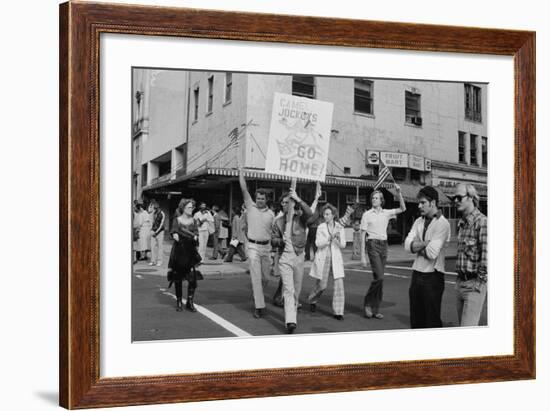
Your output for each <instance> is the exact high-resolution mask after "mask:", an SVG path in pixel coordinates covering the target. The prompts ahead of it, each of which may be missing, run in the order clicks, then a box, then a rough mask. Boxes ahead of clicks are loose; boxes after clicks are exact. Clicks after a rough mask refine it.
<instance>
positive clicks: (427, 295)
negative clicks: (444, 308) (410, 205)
mask: <svg viewBox="0 0 550 411" xmlns="http://www.w3.org/2000/svg"><path fill="white" fill-rule="evenodd" d="M417 198H418V201H419V202H418V209H419V211H420V217H418V218H417V219H416V221H415V222H414V224H413V226H412V228H411V231H410V232H409V234H408V235H407V238H406V240H405V250H408V251H410V252H412V253H414V254H416V258H415V260H414V263H413V266H412V268H413V274H412V279H411V285H410V288H409V306H410V321H411V328H435V327H442V326H443V323H442V321H441V299H442V297H443V291H444V290H445V280H444V278H443V272H444V271H445V247H446V246H447V243H448V241H449V240H450V234H451V227H450V225H449V222H448V221H447V219H446V218H445V217H443V215H442V214H441V211H440V210H439V209H438V207H437V202H438V201H439V195H438V193H437V191H436V189H435V188H433V187H431V186H426V187H424V188H422V189H421V190H420V191H419V192H418V195H417Z"/></svg>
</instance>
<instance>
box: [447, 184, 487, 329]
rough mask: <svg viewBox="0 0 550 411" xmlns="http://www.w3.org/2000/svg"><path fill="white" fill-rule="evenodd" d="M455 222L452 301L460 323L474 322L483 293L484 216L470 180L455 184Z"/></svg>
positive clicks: (485, 220) (471, 324)
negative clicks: (456, 214)
mask: <svg viewBox="0 0 550 411" xmlns="http://www.w3.org/2000/svg"><path fill="white" fill-rule="evenodd" d="M454 203H455V205H456V207H457V210H458V211H459V212H460V213H461V214H462V218H461V219H460V221H459V222H458V250H457V260H456V272H457V274H458V279H457V282H456V303H457V312H458V322H459V324H460V326H477V325H479V318H480V316H481V310H482V309H483V306H484V303H485V299H486V297H487V217H486V216H484V215H483V214H482V213H481V211H479V209H478V207H479V195H478V193H477V191H476V189H475V187H474V186H473V185H471V184H458V185H457V186H456V190H455V195H454Z"/></svg>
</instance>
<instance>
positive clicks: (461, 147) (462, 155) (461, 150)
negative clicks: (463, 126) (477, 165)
mask: <svg viewBox="0 0 550 411" xmlns="http://www.w3.org/2000/svg"><path fill="white" fill-rule="evenodd" d="M458 162H459V163H466V133H465V132H463V131H459V132H458Z"/></svg>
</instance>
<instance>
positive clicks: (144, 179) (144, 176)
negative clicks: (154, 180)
mask: <svg viewBox="0 0 550 411" xmlns="http://www.w3.org/2000/svg"><path fill="white" fill-rule="evenodd" d="M146 185H147V163H145V164H142V165H141V186H142V187H144V186H146Z"/></svg>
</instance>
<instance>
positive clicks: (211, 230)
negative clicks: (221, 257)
mask: <svg viewBox="0 0 550 411" xmlns="http://www.w3.org/2000/svg"><path fill="white" fill-rule="evenodd" d="M206 228H207V229H208V234H214V231H216V228H215V227H214V222H212V221H207V222H206Z"/></svg>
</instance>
